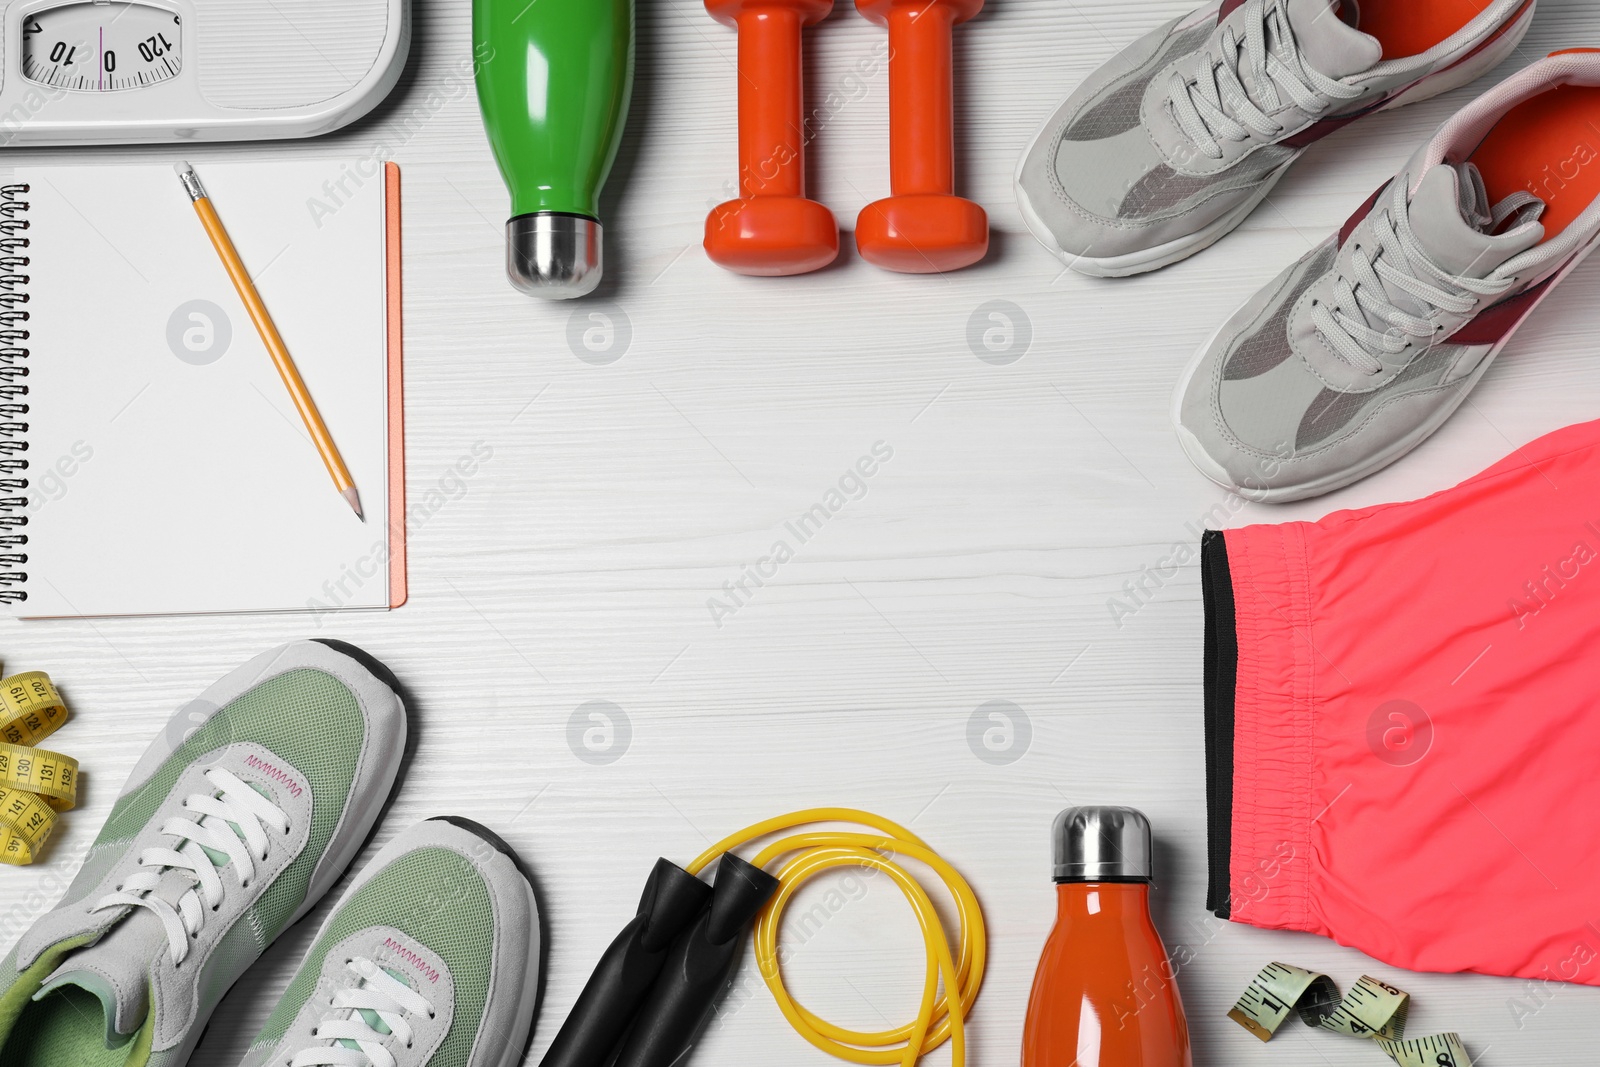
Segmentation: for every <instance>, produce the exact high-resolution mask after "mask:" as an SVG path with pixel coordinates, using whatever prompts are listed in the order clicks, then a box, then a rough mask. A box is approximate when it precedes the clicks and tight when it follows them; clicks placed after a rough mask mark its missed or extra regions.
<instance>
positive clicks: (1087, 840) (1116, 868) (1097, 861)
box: [1051, 807, 1151, 882]
mask: <svg viewBox="0 0 1600 1067" xmlns="http://www.w3.org/2000/svg"><path fill="white" fill-rule="evenodd" d="M1051 837H1052V839H1053V841H1054V842H1055V880H1056V881H1058V882H1148V881H1150V880H1151V863H1150V852H1151V848H1150V820H1149V819H1147V818H1145V817H1144V815H1143V814H1142V813H1141V812H1138V811H1135V810H1134V809H1133V808H1119V807H1084V808H1068V809H1067V810H1066V811H1063V812H1062V813H1061V814H1060V815H1057V816H1056V821H1055V825H1054V827H1053V828H1052V830H1051Z"/></svg>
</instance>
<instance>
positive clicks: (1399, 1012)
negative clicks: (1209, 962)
mask: <svg viewBox="0 0 1600 1067" xmlns="http://www.w3.org/2000/svg"><path fill="white" fill-rule="evenodd" d="M1410 1006H1411V995H1410V994H1409V993H1407V992H1406V991H1405V990H1403V989H1400V988H1398V987H1397V986H1392V985H1390V984H1389V983H1387V982H1380V981H1379V980H1378V979H1376V978H1373V977H1371V976H1370V975H1362V976H1361V979H1360V980H1359V981H1358V982H1356V984H1355V986H1354V987H1353V988H1352V989H1351V990H1350V992H1349V993H1348V994H1346V995H1345V996H1343V997H1340V996H1339V988H1338V986H1336V985H1334V983H1333V979H1331V978H1329V977H1328V976H1327V975H1325V974H1318V973H1316V972H1314V971H1307V970H1305V969H1303V968H1300V967H1295V966H1292V965H1290V964H1287V963H1271V964H1268V965H1267V966H1266V967H1263V968H1262V969H1261V971H1260V972H1259V973H1258V974H1257V975H1256V976H1255V978H1253V979H1252V980H1251V982H1250V985H1249V987H1248V988H1247V989H1245V991H1244V995H1243V996H1241V997H1240V998H1239V1000H1238V1003H1236V1004H1234V1006H1233V1009H1232V1010H1231V1011H1229V1012H1228V1018H1230V1019H1232V1020H1233V1021H1234V1022H1236V1023H1238V1024H1239V1025H1240V1026H1242V1027H1244V1028H1245V1029H1246V1030H1248V1031H1250V1032H1251V1033H1252V1034H1254V1035H1255V1036H1256V1037H1258V1038H1260V1039H1261V1040H1262V1041H1269V1040H1271V1039H1272V1035H1273V1034H1275V1033H1277V1032H1278V1028H1279V1027H1280V1026H1282V1025H1283V1022H1284V1020H1285V1019H1287V1018H1288V1017H1289V1013H1290V1012H1291V1011H1292V1012H1294V1013H1295V1014H1296V1015H1299V1016H1300V1020H1301V1021H1302V1022H1304V1023H1305V1024H1306V1025H1307V1026H1313V1027H1318V1028H1320V1029H1323V1030H1332V1031H1333V1032H1334V1033H1338V1034H1347V1035H1349V1036H1351V1037H1357V1038H1362V1039H1365V1040H1370V1041H1372V1043H1373V1044H1375V1045H1377V1046H1378V1048H1380V1049H1382V1050H1383V1052H1384V1053H1385V1054H1386V1055H1388V1057H1389V1058H1390V1059H1392V1060H1393V1061H1394V1062H1395V1063H1396V1064H1398V1065H1399V1067H1472V1060H1471V1059H1470V1058H1468V1056H1467V1050H1466V1047H1465V1046H1464V1045H1463V1044H1462V1043H1461V1038H1460V1036H1459V1035H1457V1034H1453V1033H1447V1034H1434V1035H1432V1036H1431V1037H1419V1038H1413V1039H1411V1040H1405V1039H1404V1037H1403V1035H1404V1033H1405V1025H1406V1014H1407V1012H1408V1011H1409V1010H1410Z"/></svg>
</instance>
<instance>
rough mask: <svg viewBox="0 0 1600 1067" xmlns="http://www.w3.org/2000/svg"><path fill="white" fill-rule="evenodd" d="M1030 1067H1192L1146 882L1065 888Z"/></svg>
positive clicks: (1044, 963) (1029, 1030)
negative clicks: (1153, 918) (1151, 914)
mask: <svg viewBox="0 0 1600 1067" xmlns="http://www.w3.org/2000/svg"><path fill="white" fill-rule="evenodd" d="M1022 1067H1193V1060H1192V1058H1191V1055H1190V1051H1189V1024H1188V1021H1187V1020H1186V1019H1185V1018H1184V1014H1183V1002H1182V1000H1181V999H1179V996H1178V987H1177V983H1176V982H1175V981H1174V980H1173V971H1172V965H1171V963H1170V961H1169V960H1168V959H1167V950H1166V948H1165V947H1164V946H1163V945H1162V944H1161V935H1160V934H1158V933H1157V932H1156V928H1155V924H1154V923H1153V922H1152V921H1151V919H1150V886H1149V884H1148V883H1146V882H1063V883H1060V884H1058V885H1057V886H1056V925H1055V929H1053V930H1052V931H1051V932H1050V939H1049V940H1048V941H1046V942H1045V946H1044V955H1043V956H1042V957H1040V960H1039V970H1038V972H1037V973H1036V974H1035V975H1034V979H1033V995H1032V996H1031V997H1030V998H1029V1000H1028V1018H1027V1023H1026V1025H1025V1027H1024V1029H1023V1034H1022Z"/></svg>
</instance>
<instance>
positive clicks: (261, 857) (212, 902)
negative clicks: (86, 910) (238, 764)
mask: <svg viewBox="0 0 1600 1067" xmlns="http://www.w3.org/2000/svg"><path fill="white" fill-rule="evenodd" d="M206 780H207V781H208V782H210V783H211V784H212V785H214V786H216V787H217V792H216V793H214V794H212V793H193V794H190V796H189V797H188V798H187V799H185V800H184V802H183V807H184V810H185V811H191V812H195V813H196V815H197V817H195V818H186V817H183V816H176V817H174V818H171V819H168V820H167V821H166V822H165V823H164V824H163V825H162V827H161V833H162V835H163V836H166V837H171V838H174V839H176V841H177V842H178V847H177V848H175V849H173V848H147V849H145V850H144V851H143V852H142V853H140V854H139V866H140V867H141V868H143V869H142V870H140V871H138V872H136V873H134V874H132V875H129V876H128V877H127V878H126V879H125V880H124V881H123V883H122V885H120V886H118V887H117V890H116V891H115V892H113V893H108V894H106V895H105V896H103V897H101V898H100V899H99V901H97V902H96V903H95V905H94V907H93V908H91V909H90V910H91V911H100V910H101V909H103V908H117V907H134V908H148V909H149V910H150V911H152V912H154V913H155V915H156V918H158V919H160V920H161V925H162V926H163V927H164V928H165V930H166V934H167V947H168V951H169V952H170V953H171V955H172V962H173V963H174V964H179V963H182V962H183V960H184V957H185V956H187V955H188V954H189V940H190V938H192V937H193V936H194V935H195V934H197V933H199V932H200V928H201V927H202V926H203V925H205V917H206V913H207V911H208V910H209V911H216V910H217V909H218V908H219V907H221V905H222V897H223V887H222V877H221V876H220V875H219V874H218V873H217V867H216V864H215V863H213V862H212V859H211V857H210V856H209V855H208V854H207V853H206V849H208V848H209V849H211V850H212V851H213V852H220V853H222V854H224V855H226V856H227V857H228V860H229V865H228V866H229V869H230V870H231V871H232V872H233V875H234V878H235V879H236V880H237V881H238V883H239V887H240V888H241V889H248V888H250V882H251V879H253V878H254V877H255V872H256V866H255V865H256V863H257V862H265V861H266V859H267V857H268V856H269V855H270V853H271V849H272V843H271V841H270V840H269V839H268V837H267V834H266V831H265V830H263V829H262V827H263V826H264V825H265V826H269V827H271V828H273V829H275V830H277V831H278V832H279V833H287V832H288V830H289V816H288V815H287V814H286V813H285V812H284V810H283V809H282V808H280V807H278V806H277V805H276V804H274V803H272V801H270V800H268V799H267V798H266V797H264V796H262V795H261V794H260V793H257V792H256V791H255V790H254V789H252V788H250V786H248V785H246V784H245V783H244V782H243V781H241V780H240V779H239V777H238V776H237V775H235V774H233V773H232V772H231V771H227V770H223V769H222V768H220V767H213V768H212V769H211V770H209V771H207V772H206ZM230 824H232V825H231V826H230ZM234 826H236V827H238V832H237V833H235V832H234V830H233V827H234ZM241 834H242V835H243V836H242V837H241V836H240V835H241ZM169 870H183V871H188V872H189V873H190V874H192V875H193V876H194V880H195V884H194V885H192V886H191V887H190V888H189V889H188V890H186V891H185V892H184V893H183V895H182V896H180V897H179V898H178V905H177V907H176V908H174V907H173V906H172V905H171V904H169V903H167V902H166V901H165V900H163V899H161V898H160V897H156V896H150V895H149V894H150V891H151V890H153V889H155V888H156V887H157V886H158V885H159V884H160V882H161V876H162V875H163V874H164V873H165V872H167V871H169Z"/></svg>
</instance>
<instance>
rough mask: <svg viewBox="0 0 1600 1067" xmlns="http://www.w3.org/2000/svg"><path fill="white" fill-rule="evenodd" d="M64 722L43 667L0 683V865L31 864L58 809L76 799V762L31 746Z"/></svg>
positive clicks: (67, 807) (61, 706)
mask: <svg viewBox="0 0 1600 1067" xmlns="http://www.w3.org/2000/svg"><path fill="white" fill-rule="evenodd" d="M66 721H67V706H66V705H65V704H63V703H62V702H61V695H60V694H59V693H57V692H56V687H55V685H53V684H52V683H51V681H50V676H49V675H48V674H45V673H44V672H43V671H29V672H27V673H25V674H14V675H12V676H11V677H9V678H7V679H5V680H4V681H0V863H9V864H13V865H21V864H27V863H32V862H33V861H34V857H36V856H37V855H38V854H39V849H40V847H41V846H43V845H44V843H45V841H46V840H47V839H48V838H49V837H50V831H52V830H54V829H55V825H56V813H57V812H62V811H69V810H71V808H72V806H73V805H74V804H75V803H77V800H78V761H77V760H75V759H73V758H72V757H71V756H63V755H62V754H61V753H59V752H51V751H48V750H47V749H42V748H35V747H33V746H35V745H37V744H38V743H39V742H40V741H42V740H44V739H45V738H46V737H49V736H50V735H51V734H53V733H55V732H56V730H58V729H60V727H61V724H62V723H64V722H66Z"/></svg>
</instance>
